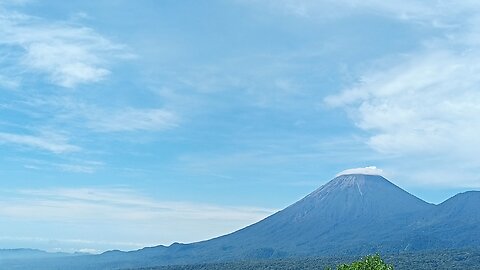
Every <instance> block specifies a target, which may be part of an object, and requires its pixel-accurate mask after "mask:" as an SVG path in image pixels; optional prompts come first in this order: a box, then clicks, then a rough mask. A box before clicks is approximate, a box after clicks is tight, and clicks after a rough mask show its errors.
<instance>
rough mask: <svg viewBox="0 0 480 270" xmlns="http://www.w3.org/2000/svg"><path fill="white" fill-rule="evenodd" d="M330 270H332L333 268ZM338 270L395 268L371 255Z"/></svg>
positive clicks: (390, 269) (385, 269) (389, 269)
mask: <svg viewBox="0 0 480 270" xmlns="http://www.w3.org/2000/svg"><path fill="white" fill-rule="evenodd" d="M328 269H329V270H331V268H328ZM337 270H393V266H392V265H391V264H387V263H385V262H384V261H383V260H382V258H380V255H374V256H372V255H370V256H366V257H365V258H362V259H361V260H359V261H356V262H352V263H351V264H342V265H340V266H338V267H337Z"/></svg>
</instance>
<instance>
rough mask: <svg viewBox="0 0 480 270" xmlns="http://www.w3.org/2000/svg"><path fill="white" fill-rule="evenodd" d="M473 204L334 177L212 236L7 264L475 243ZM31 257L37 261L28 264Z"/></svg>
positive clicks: (68, 264) (153, 262)
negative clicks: (423, 197) (238, 227)
mask: <svg viewBox="0 0 480 270" xmlns="http://www.w3.org/2000/svg"><path fill="white" fill-rule="evenodd" d="M479 206H480V192H475V191H471V192H466V193H462V194H458V195H456V196H454V197H452V198H450V199H449V200H447V201H445V202H443V203H441V204H439V205H434V204H429V203H427V202H425V201H423V200H421V199H419V198H417V197H415V196H413V195H412V194H410V193H408V192H406V191H405V190H403V189H401V188H399V187H398V186H396V185H394V184H393V183H391V182H390V181H388V180H387V179H385V178H383V177H382V176H378V175H363V174H349V175H341V176H338V177H336V178H335V179H333V180H331V181H330V182H328V183H327V184H325V185H323V186H322V187H320V188H319V189H317V190H315V191H314V192H312V193H311V194H309V195H308V196H306V197H305V198H303V199H302V200H300V201H298V202H296V203H294V204H293V205H291V206H289V207H287V208H285V209H284V210H282V211H279V212H277V213H275V214H273V215H271V216H269V217H267V218H265V219H264V220H262V221H260V222H258V223H255V224H253V225H250V226H248V227H246V228H243V229H241V230H239V231H236V232H234V233H231V234H228V235H224V236H221V237H218V238H214V239H211V240H207V241H202V242H197V243H192V244H178V243H175V244H172V245H171V246H168V247H166V246H157V247H150V248H144V249H141V250H137V251H132V252H120V251H109V252H105V253H103V254H100V255H89V256H75V257H67V258H51V259H41V260H40V259H38V260H25V261H23V262H18V261H17V262H16V264H15V266H16V268H12V269H49V270H54V269H67V268H68V269H119V268H135V267H147V266H158V265H172V264H193V263H213V262H222V261H235V260H256V259H272V258H284V257H309V256H332V255H335V256H341V255H364V254H371V253H376V252H381V253H382V254H385V253H391V254H397V253H402V252H417V251H428V250H438V249H462V248H480V208H479ZM6 263H8V262H6ZM33 263H34V264H35V266H36V267H35V268H31V267H30V268H29V264H30V266H31V264H33ZM43 265H45V268H42V267H43ZM22 267H23V268H22ZM77 267H78V268H77Z"/></svg>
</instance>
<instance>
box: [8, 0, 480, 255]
mask: <svg viewBox="0 0 480 270" xmlns="http://www.w3.org/2000/svg"><path fill="white" fill-rule="evenodd" d="M479 9H480V5H479V4H477V3H476V2H475V1H462V2H458V3H455V4H451V5H450V4H448V3H444V2H443V1H433V2H432V1H389V2H388V3H386V2H384V1H379V0H366V1H365V0H364V1H354V0H340V1H329V0H319V1H311V0H297V1H291V0H275V1H273V0H264V1H256V0H222V1H215V0H211V1H208V2H207V1H193V0H192V1H173V0H171V1H167V0H165V1H156V0H155V1H154V0H150V1H149V0H140V1H126V0H117V1H109V0H98V1H88V2H87V1H75V2H74V1H59V0H56V1H55V0H42V1H35V0H24V1H21V0H16V1H15V0H6V1H2V2H1V3H0V53H1V54H0V160H1V162H0V179H1V181H0V194H1V196H0V219H1V220H2V222H0V232H1V233H0V248H16V247H32V248H41V249H45V250H50V251H78V250H82V251H90V252H99V251H103V250H107V249H124V250H131V249H136V248H140V247H142V246H147V245H157V244H170V243H172V242H175V241H178V242H192V241H198V240H203V239H208V238H210V237H213V236H217V235H220V234H224V233H227V232H231V231H233V230H235V229H238V228H241V227H242V226H245V225H248V224H250V223H252V222H255V221H258V220H260V219H262V218H263V217H265V216H267V215H268V214H270V213H273V212H274V211H276V210H278V209H281V208H283V207H285V206H287V205H289V204H291V203H293V202H295V201H296V200H298V199H300V198H301V197H302V196H304V195H306V194H307V193H309V192H311V191H312V190H314V189H315V188H317V187H319V186H320V185H322V184H324V183H325V182H326V181H328V180H330V179H331V178H333V177H334V176H335V175H336V174H337V173H338V172H340V171H342V170H344V169H348V168H361V167H366V166H377V167H378V168H381V169H382V170H383V173H384V174H385V175H386V176H387V177H388V178H389V179H391V180H392V181H393V182H395V183H396V184H398V185H400V186H402V187H404V188H405V189H407V190H408V191H410V192H412V193H413V194H415V195H417V196H420V197H421V198H423V199H425V200H427V201H429V202H433V203H439V202H442V201H443V200H445V199H446V198H448V197H449V196H451V195H453V194H455V193H456V192H460V191H464V190H469V189H476V188H478V187H479V186H480V178H479V176H478V175H479V171H478V168H479V165H480V164H479V161H478V157H477V155H478V149H479V148H480V137H479V136H478V134H477V133H478V130H480V120H479V118H478V115H479V114H480V105H479V104H480V92H479V86H480V79H479V77H478V72H479V71H480V64H479V63H480V47H479V45H480V37H479V36H478V34H477V33H478V30H479V28H480V17H479V16H478V15H477V14H480V13H479V12H478V11H479Z"/></svg>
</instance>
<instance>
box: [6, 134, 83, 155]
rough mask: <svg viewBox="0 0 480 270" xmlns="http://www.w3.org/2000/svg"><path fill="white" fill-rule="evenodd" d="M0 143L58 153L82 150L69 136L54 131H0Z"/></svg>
mask: <svg viewBox="0 0 480 270" xmlns="http://www.w3.org/2000/svg"><path fill="white" fill-rule="evenodd" d="M0 143H7V144H15V145H19V146H23V147H28V148H34V149H41V150H47V151H50V152H52V153H56V154H61V153H68V152H75V151H79V150H81V148H80V147H78V146H76V145H73V144H71V143H69V141H68V138H67V137H65V136H63V135H61V134H56V133H52V132H42V133H41V134H38V135H26V134H16V133H7V132H0Z"/></svg>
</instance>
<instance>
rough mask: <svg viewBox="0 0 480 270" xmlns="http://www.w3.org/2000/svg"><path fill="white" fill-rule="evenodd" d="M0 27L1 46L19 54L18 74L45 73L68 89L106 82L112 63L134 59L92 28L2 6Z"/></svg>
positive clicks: (57, 83)
mask: <svg viewBox="0 0 480 270" xmlns="http://www.w3.org/2000/svg"><path fill="white" fill-rule="evenodd" d="M0 24H1V25H2V27H1V28H0V46H2V47H4V48H8V49H9V50H12V51H14V52H15V54H14V55H13V56H12V57H13V58H14V59H13V60H12V59H11V61H13V62H17V63H19V66H17V72H16V73H22V70H23V69H26V70H28V71H31V72H33V73H39V74H44V75H46V76H47V77H48V80H49V81H50V82H51V83H53V84H55V85H58V86H62V87H66V88H74V87H76V86H77V85H80V84H87V83H94V82H98V81H100V80H103V79H104V78H105V77H106V76H107V75H109V73H110V71H109V69H108V64H109V61H110V60H112V59H115V58H126V57H131V56H132V55H131V54H129V53H127V52H126V50H125V48H124V47H123V46H122V45H119V44H116V43H114V42H112V41H110V40H108V39H107V38H105V37H103V36H102V35H100V34H99V33H97V32H95V31H94V30H93V29H91V28H88V27H84V26H78V25H73V24H69V23H67V22H48V21H45V20H42V19H41V18H37V17H33V16H28V15H25V14H22V13H18V12H17V13H16V12H12V11H6V10H5V9H3V8H2V7H1V6H0ZM9 75H11V74H9Z"/></svg>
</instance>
